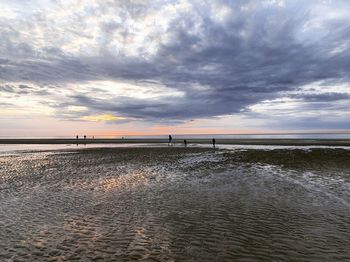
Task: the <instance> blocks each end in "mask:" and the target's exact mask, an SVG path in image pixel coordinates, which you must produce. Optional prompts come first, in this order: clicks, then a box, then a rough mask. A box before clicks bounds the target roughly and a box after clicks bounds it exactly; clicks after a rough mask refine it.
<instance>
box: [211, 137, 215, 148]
mask: <svg viewBox="0 0 350 262" xmlns="http://www.w3.org/2000/svg"><path fill="white" fill-rule="evenodd" d="M212 142H213V147H214V148H215V143H216V141H215V138H213V140H212Z"/></svg>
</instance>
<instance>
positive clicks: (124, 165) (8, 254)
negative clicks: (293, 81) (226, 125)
mask: <svg viewBox="0 0 350 262" xmlns="http://www.w3.org/2000/svg"><path fill="white" fill-rule="evenodd" d="M348 160H350V153H349V151H348V150H344V149H336V148H308V149H306V150H305V149H303V150H302V149H297V148H294V149H291V148H289V149H288V148H271V147H267V148H263V149H262V148H258V149H252V148H244V147H242V148H234V149H224V148H223V149H219V150H213V149H208V148H175V147H174V148H170V147H164V148H162V147H144V146H143V147H126V148H104V149H98V148H87V149H85V150H73V149H71V148H68V149H67V148H66V150H64V151H56V150H48V151H40V150H39V151H35V150H34V151H33V150H32V149H31V150H29V151H26V150H22V151H16V152H15V153H9V152H7V153H0V261H73V260H74V261H257V260H259V261H349V260H350V220H349V217H350V165H349V163H350V161H348Z"/></svg>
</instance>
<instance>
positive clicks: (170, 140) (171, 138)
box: [168, 135, 173, 145]
mask: <svg viewBox="0 0 350 262" xmlns="http://www.w3.org/2000/svg"><path fill="white" fill-rule="evenodd" d="M172 141H173V137H172V136H171V135H169V142H168V145H171V142H172Z"/></svg>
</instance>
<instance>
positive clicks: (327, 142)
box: [0, 138, 350, 146]
mask: <svg viewBox="0 0 350 262" xmlns="http://www.w3.org/2000/svg"><path fill="white" fill-rule="evenodd" d="M184 139H186V140H187V143H188V144H211V143H212V141H211V138H207V139H204V138H200V139H199V138H183V139H173V141H172V142H173V143H175V144H183V141H184ZM145 143H149V144H160V143H168V140H167V139H160V138H149V139H147V138H125V139H121V138H115V139H114V138H108V139H106V138H95V139H86V140H84V139H79V140H76V139H65V138H62V139H51V138H50V139H35V138H33V139H28V138H25V139H0V144H145ZM216 144H217V145H220V144H225V145H281V146H313V145H315V146H316V145H317V146H350V139H322V138H317V139H300V138H288V139H283V138H267V139H263V138H254V139H253V138H250V139H241V138H230V139H227V138H222V139H220V138H216Z"/></svg>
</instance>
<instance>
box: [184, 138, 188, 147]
mask: <svg viewBox="0 0 350 262" xmlns="http://www.w3.org/2000/svg"><path fill="white" fill-rule="evenodd" d="M184 144H185V147H187V140H186V139H185V140H184Z"/></svg>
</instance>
